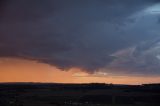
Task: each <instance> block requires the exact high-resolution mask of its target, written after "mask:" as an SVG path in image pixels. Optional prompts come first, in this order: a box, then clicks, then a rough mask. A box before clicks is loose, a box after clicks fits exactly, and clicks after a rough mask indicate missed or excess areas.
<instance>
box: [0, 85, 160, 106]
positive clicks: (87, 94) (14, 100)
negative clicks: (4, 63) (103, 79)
mask: <svg viewBox="0 0 160 106" xmlns="http://www.w3.org/2000/svg"><path fill="white" fill-rule="evenodd" d="M159 98H160V85H158V84H153V85H141V86H140V85H139V86H138V85H137V86H128V85H111V84H40V83H36V84H35V83H8V84H4V83H3V84H0V106H151V105H154V106H156V105H157V106H159V104H160V101H159Z"/></svg>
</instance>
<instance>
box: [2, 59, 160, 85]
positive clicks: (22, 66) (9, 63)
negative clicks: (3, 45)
mask: <svg viewBox="0 0 160 106" xmlns="http://www.w3.org/2000/svg"><path fill="white" fill-rule="evenodd" d="M99 74H103V73H99ZM104 75H105V74H104ZM158 81H160V78H159V77H134V76H132V77H129V76H109V75H108V76H106V77H100V76H95V75H92V74H88V73H86V72H83V71H81V70H80V69H77V68H73V69H70V70H68V71H62V70H60V69H58V68H56V67H54V66H51V65H48V64H44V63H38V62H36V61H31V60H25V59H16V58H0V82H55V83H113V84H142V83H158Z"/></svg>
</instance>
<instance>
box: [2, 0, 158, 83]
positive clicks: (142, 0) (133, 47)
mask: <svg viewBox="0 0 160 106" xmlns="http://www.w3.org/2000/svg"><path fill="white" fill-rule="evenodd" d="M159 28H160V1H159V0H132V1H131V0H34V1H33V0H14V1H12V0H1V1H0V66H1V67H0V82H59V83H88V82H105V83H116V84H117V83H125V84H140V83H157V82H158V80H159V79H160V70H159V69H160V30H159Z"/></svg>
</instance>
